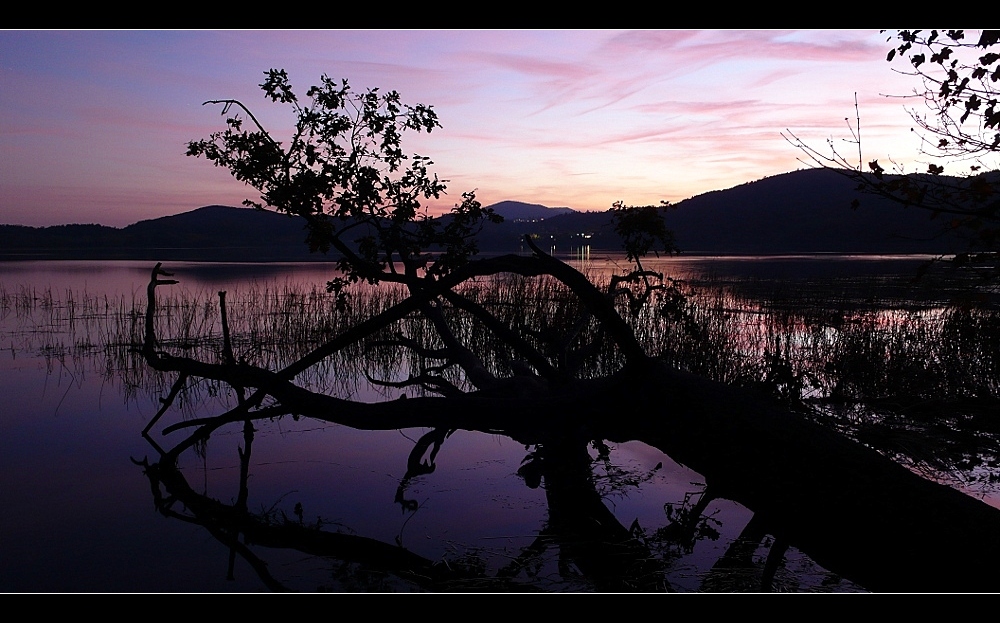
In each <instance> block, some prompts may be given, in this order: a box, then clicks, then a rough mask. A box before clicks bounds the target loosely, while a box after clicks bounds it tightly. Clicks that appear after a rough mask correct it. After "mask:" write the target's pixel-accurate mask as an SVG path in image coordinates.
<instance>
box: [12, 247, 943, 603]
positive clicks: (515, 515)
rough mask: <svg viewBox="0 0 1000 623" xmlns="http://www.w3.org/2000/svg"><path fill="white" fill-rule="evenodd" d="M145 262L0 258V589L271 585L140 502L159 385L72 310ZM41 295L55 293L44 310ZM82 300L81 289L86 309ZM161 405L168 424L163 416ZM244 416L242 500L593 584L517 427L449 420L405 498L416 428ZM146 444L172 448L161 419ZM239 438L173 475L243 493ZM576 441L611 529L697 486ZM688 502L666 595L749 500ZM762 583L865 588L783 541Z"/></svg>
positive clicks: (306, 278)
mask: <svg viewBox="0 0 1000 623" xmlns="http://www.w3.org/2000/svg"><path fill="white" fill-rule="evenodd" d="M922 259H924V258H912V257H896V258H875V259H873V258H854V259H850V258H843V257H840V258H814V257H786V258H772V259H770V260H768V261H761V260H759V259H758V260H756V261H755V262H754V261H750V260H748V259H746V258H684V259H676V258H675V259H671V260H669V261H661V262H659V263H654V265H655V267H656V268H658V269H663V267H666V269H667V270H668V272H669V273H670V274H674V275H677V276H680V277H685V278H697V277H698V276H699V275H705V274H708V273H711V274H713V275H716V276H719V275H731V276H733V277H734V278H735V277H746V276H748V275H753V274H755V273H756V272H758V271H763V272H764V273H767V274H766V275H764V276H769V277H777V278H779V279H787V280H794V279H799V278H801V277H803V276H805V275H821V276H824V277H826V278H839V277H849V276H858V275H885V274H903V273H905V272H906V271H910V270H912V269H914V268H915V267H916V265H918V264H919V262H920V261H921V260H922ZM576 261H577V262H580V260H579V259H578V260H576ZM614 265H615V262H614V261H612V260H607V259H604V258H595V257H591V258H585V261H584V264H580V266H581V267H584V268H589V269H593V270H607V269H608V267H613V266H614ZM166 268H168V269H170V270H172V271H173V272H174V273H175V275H176V277H175V278H177V279H179V280H180V284H179V285H177V286H172V288H174V289H175V290H173V291H175V292H184V291H187V292H190V293H197V292H207V293H214V292H216V291H218V290H227V291H229V292H230V293H231V294H230V295H231V296H232V295H233V293H235V292H238V291H239V290H240V289H241V288H246V287H249V286H250V285H251V284H254V283H256V284H257V285H270V286H274V287H280V286H282V285H285V284H309V285H310V286H311V285H313V284H317V285H319V286H320V287H322V284H324V283H325V281H326V280H327V279H329V278H330V276H331V274H330V271H331V269H330V268H329V267H327V266H323V265H319V264H314V263H311V264H301V265H296V264H270V265H245V264H243V265H241V264H194V263H175V264H173V265H170V266H167V267H166ZM150 269H151V266H149V265H148V264H147V263H136V262H102V263H91V262H6V263H3V262H0V293H2V294H3V295H4V301H5V302H6V303H5V306H4V307H3V308H2V309H0V388H2V389H0V396H2V397H3V400H2V404H0V414H2V416H0V507H2V508H3V509H4V512H3V513H0V535H2V537H0V561H2V563H0V591H4V592H40V591H44V592H48V591H56V592H78V591H83V592H122V591H141V592H167V591H169V592H177V591H179V592H205V591H210V592H236V591H241V592H242V591H251V592H259V591H266V590H268V588H267V585H266V584H265V582H264V581H263V580H262V579H261V577H260V574H259V573H258V572H256V571H255V570H254V569H253V568H252V567H251V565H250V564H248V562H247V560H246V559H245V558H243V557H239V556H238V557H236V561H235V566H234V568H233V572H232V578H231V579H229V578H227V576H229V575H230V574H229V566H230V549H229V547H227V546H226V545H225V544H223V543H222V542H220V540H219V539H217V538H215V537H213V535H212V533H211V532H210V531H209V530H208V529H206V527H205V526H201V525H195V524H192V523H188V522H185V521H182V520H179V519H177V518H174V517H165V516H163V515H162V514H160V513H158V512H157V511H156V510H155V508H154V498H153V495H152V493H151V488H150V481H149V480H148V479H147V478H146V476H144V474H143V469H142V468H141V467H140V466H137V465H136V463H135V461H140V462H141V461H142V460H143V459H144V458H146V459H148V461H149V462H153V461H155V460H156V459H157V456H156V451H155V449H154V447H153V446H152V445H150V443H148V442H147V441H146V440H145V439H143V437H142V436H141V435H140V432H141V431H142V429H143V427H144V426H146V424H147V423H148V422H149V420H150V418H151V417H152V416H153V415H154V414H155V413H156V411H157V409H158V408H159V406H160V403H159V398H160V397H162V396H165V395H166V393H167V392H168V391H169V389H170V383H172V382H173V378H161V377H157V376H156V375H153V374H150V373H148V371H142V370H137V369H131V370H130V369H126V368H127V365H126V364H123V363H122V362H121V361H120V360H119V359H116V358H115V357H113V356H111V355H109V354H108V353H103V354H102V353H101V352H96V350H97V349H94V348H89V347H88V344H87V343H86V342H91V343H93V342H96V341H99V340H98V339H97V338H96V337H95V336H94V335H89V334H88V331H90V330H92V329H88V328H87V326H88V325H87V322H88V321H87V320H86V316H87V315H88V314H90V315H93V316H95V317H96V316H100V315H101V310H100V309H99V308H100V307H101V302H103V304H104V305H105V311H106V310H107V307H109V306H110V307H112V308H113V306H114V304H115V302H116V301H120V300H122V299H124V300H126V301H131V300H132V299H133V297H134V298H135V299H136V300H138V301H142V300H143V298H144V296H145V286H146V283H147V282H148V280H149V272H150ZM81 293H85V296H84V295H83V294H81ZM48 297H50V298H51V301H52V303H51V304H50V305H47V304H46V303H44V301H46V300H48ZM18 298H20V299H21V300H22V301H23V300H26V298H33V299H35V300H36V302H35V304H34V305H33V306H32V308H31V309H32V310H31V311H30V312H29V311H23V310H22V311H19V310H18V309H17V303H16V301H17V300H18ZM39 299H40V300H42V301H43V302H42V303H38V302H37V300H39ZM70 299H72V300H74V301H76V302H77V303H76V304H77V305H79V307H78V309H77V310H76V313H75V316H74V317H75V318H77V320H76V321H75V323H74V326H67V323H66V321H65V320H60V318H63V319H64V318H65V313H64V311H63V312H60V311H58V310H59V309H63V310H64V309H65V305H66V302H67V300H70ZM84 299H87V300H90V301H91V302H92V303H91V308H90V310H89V311H88V310H87V309H85V308H84V306H83V304H82V303H81V301H82V300H84ZM93 301H98V303H96V304H95V303H93ZM53 309H56V311H53ZM97 324H99V323H96V324H95V325H94V326H97ZM123 366H124V367H123ZM358 391H359V392H360V393H358V394H356V395H355V397H356V398H362V399H365V400H378V399H379V395H378V393H376V392H374V391H370V390H364V389H362V390H358ZM366 392H368V393H366ZM232 401H233V397H232V396H228V395H218V393H217V392H216V391H215V390H214V389H213V388H211V387H203V388H201V389H200V390H197V389H196V390H195V391H193V397H192V398H191V399H190V400H189V401H188V402H187V403H185V404H184V405H181V406H182V409H181V411H182V412H183V413H184V414H185V415H186V416H187V417H191V416H198V415H214V414H218V413H220V412H222V410H224V408H220V406H219V405H225V404H229V405H231V404H232V403H233V402H232ZM165 417H167V418H168V419H169V418H172V420H171V422H173V421H179V420H180V419H181V415H180V414H178V413H176V412H173V414H172V415H168V416H165ZM160 428H162V427H160ZM256 428H257V432H256V436H255V438H254V441H253V453H252V457H251V460H250V467H249V478H248V480H247V483H248V484H247V488H248V494H249V496H248V499H247V508H248V509H249V510H250V511H251V512H261V513H263V514H266V515H267V516H269V517H272V518H274V519H275V520H276V521H280V520H284V519H286V518H290V519H292V520H296V519H297V520H298V521H299V522H300V523H305V524H317V523H319V524H321V525H322V526H323V527H324V529H326V530H329V531H333V532H339V533H342V534H354V535H358V536H362V537H366V538H367V539H370V540H373V541H380V542H382V543H385V544H393V545H398V544H401V545H402V546H403V547H405V548H406V549H407V550H409V551H411V552H413V553H415V554H417V555H419V556H421V557H424V558H426V559H428V560H431V561H448V562H449V563H450V564H452V565H456V564H472V562H470V561H473V562H474V563H475V564H476V565H480V567H481V568H482V569H483V570H484V571H485V573H486V574H487V575H494V574H495V573H496V571H497V570H498V569H501V568H503V567H506V566H509V565H510V564H511V563H512V561H515V560H518V559H519V557H522V558H523V557H524V556H525V553H526V552H530V553H531V556H530V558H531V564H530V565H527V566H525V567H524V568H523V569H521V570H520V571H519V572H518V573H517V575H516V576H515V582H514V584H513V585H512V586H513V588H511V589H509V590H518V587H522V588H523V590H535V589H541V590H550V591H592V590H600V586H599V585H598V584H595V581H594V580H593V578H591V577H590V576H588V574H587V573H586V572H585V570H581V569H579V568H575V567H573V565H572V564H570V563H571V562H572V561H567V560H566V559H565V557H563V558H561V557H560V548H559V547H558V546H557V545H556V544H554V542H553V541H547V540H545V539H544V538H540V535H542V534H544V533H545V531H546V528H547V525H548V522H549V519H550V515H549V514H550V510H551V509H550V504H549V501H548V500H547V497H546V491H545V487H544V486H541V487H534V488H532V487H531V486H529V484H528V482H527V480H528V479H526V478H524V477H522V476H520V475H518V473H517V472H518V469H519V468H520V467H521V466H522V463H523V461H524V460H525V458H526V456H527V455H528V454H529V451H530V449H526V448H525V446H523V445H521V444H519V443H517V442H515V441H514V440H512V439H509V438H507V437H502V436H497V435H486V434H479V433H471V432H465V431H457V432H455V433H454V434H453V435H451V436H450V437H449V438H448V439H447V440H446V441H445V442H444V444H443V446H442V447H441V449H440V452H439V453H438V454H437V457H436V469H435V470H434V471H433V473H429V474H424V475H420V476H418V477H416V478H413V479H410V480H407V481H406V482H405V487H404V488H403V490H402V494H400V487H401V481H403V479H404V476H405V474H406V471H407V457H408V455H409V454H410V452H411V450H412V449H413V448H414V444H415V442H416V440H417V439H419V438H420V437H421V436H422V435H424V434H425V433H427V432H429V429H408V430H399V431H388V432H363V431H356V430H353V429H349V428H345V427H342V426H336V425H329V424H324V423H316V422H311V421H308V420H301V421H295V420H293V419H291V418H283V419H279V420H276V421H262V422H259V423H257V425H256ZM153 439H154V441H157V442H159V443H163V444H164V445H170V442H169V441H168V440H169V439H170V438H169V437H163V436H161V435H159V432H158V429H154V432H153ZM243 445H244V438H243V433H242V426H241V425H233V426H232V427H224V428H222V429H220V430H219V431H217V432H216V433H215V434H214V435H213V436H212V437H211V439H210V440H209V441H208V443H207V446H206V447H205V448H204V451H203V452H202V453H195V452H187V453H185V454H184V455H182V461H181V463H180V465H179V467H180V468H181V473H182V474H183V475H184V478H185V479H186V480H187V482H188V484H189V485H190V486H191V487H192V489H194V490H195V491H196V492H197V493H199V494H202V495H206V496H209V497H211V498H214V499H216V500H219V501H220V502H222V503H225V504H232V503H233V502H234V501H235V500H236V499H237V497H238V496H239V491H240V456H239V453H238V448H240V447H243ZM590 453H591V456H592V457H593V459H594V471H593V473H594V490H595V491H596V492H597V493H598V494H600V495H601V496H602V499H603V504H604V505H605V507H606V508H607V509H608V510H610V512H611V513H612V514H613V516H614V518H615V519H617V521H618V522H619V523H620V524H621V526H623V527H624V528H626V529H629V528H630V527H631V528H638V529H641V530H642V531H644V533H645V534H647V535H649V534H653V533H654V532H656V531H657V530H660V531H661V535H666V534H667V532H668V531H667V530H665V528H666V527H668V526H669V525H670V524H671V523H672V522H673V519H672V518H671V516H669V515H668V513H667V509H668V508H669V509H670V510H671V511H676V510H677V509H684V508H690V507H692V506H693V505H694V504H696V503H697V501H698V499H699V497H700V495H701V493H702V492H703V490H704V486H703V485H702V484H701V478H700V476H699V475H698V474H696V473H694V472H691V471H690V470H688V469H686V468H684V467H681V466H679V465H677V464H676V463H674V462H673V461H672V460H671V459H670V458H669V457H667V456H665V455H664V454H662V453H661V452H659V451H657V450H655V449H652V448H650V447H647V446H645V445H643V444H640V443H626V444H618V445H614V446H612V447H611V448H610V454H609V455H608V456H607V459H606V460H604V459H603V458H602V457H600V456H599V455H598V454H599V453H598V450H597V449H596V448H593V447H592V448H590ZM399 498H402V499H403V500H408V501H409V505H407V504H406V503H400V501H399ZM414 509H415V510H414ZM178 510H181V505H178ZM702 515H703V520H702V522H701V527H702V530H700V532H697V533H696V534H694V533H693V534H689V535H688V536H689V537H690V538H679V539H676V540H671V539H670V538H667V537H666V536H663V538H661V539H660V540H659V541H657V542H658V543H659V544H660V546H661V549H658V550H656V552H655V554H656V555H657V559H658V560H659V561H660V562H659V565H660V566H659V567H658V569H659V571H658V572H659V573H662V578H663V581H664V582H665V583H666V584H667V585H668V586H669V588H670V589H672V590H676V591H696V590H700V589H705V588H706V587H708V586H721V587H722V590H725V587H726V583H725V582H726V579H725V577H724V576H722V575H720V573H719V569H718V567H719V561H720V559H721V558H722V557H723V555H724V554H725V553H726V552H727V550H728V549H729V548H730V545H731V544H732V542H733V540H734V539H735V538H736V537H737V536H738V535H739V534H740V532H741V531H742V530H743V529H744V527H746V525H747V523H748V522H749V521H750V519H751V513H750V512H749V511H748V510H746V509H745V508H743V507H741V506H739V505H737V504H735V503H732V502H728V501H726V500H715V501H712V502H711V503H709V504H708V505H707V506H706V507H705V508H704V509H702ZM255 551H256V555H257V556H259V558H260V559H261V560H263V561H264V562H265V563H266V565H267V569H268V572H269V573H270V574H271V576H272V577H273V578H275V579H276V580H278V581H279V582H280V583H281V584H282V585H283V586H285V587H287V588H290V589H293V590H301V591H316V590H331V591H345V590H351V591H354V590H404V591H405V590H419V587H418V586H417V585H415V584H413V583H408V582H405V581H403V580H399V579H397V578H393V577H391V576H385V575H380V574H372V573H365V572H363V567H364V565H362V564H346V563H344V562H343V561H341V560H331V559H330V558H325V557H317V556H311V555H308V554H305V553H302V552H299V551H294V550H289V549H283V548H280V547H272V548H258V549H257V550H255ZM766 553H767V550H766V542H765V544H764V545H762V546H761V547H760V548H758V551H757V552H755V553H754V555H753V558H754V559H756V560H758V561H762V560H763V557H764V556H765V555H766ZM713 568H715V570H714V571H713ZM730 581H732V580H730ZM712 582H715V584H712ZM774 583H775V587H776V588H777V589H779V590H797V591H839V592H850V591H858V590H861V589H860V588H858V587H856V586H853V585H851V584H850V583H849V582H846V581H844V580H841V579H839V578H837V577H835V576H833V575H832V574H829V573H827V572H826V571H825V570H823V569H821V568H819V567H817V566H816V565H815V564H813V563H812V562H811V561H810V560H809V559H808V558H807V557H805V556H803V555H802V554H800V553H798V552H796V551H795V550H794V549H791V550H789V551H788V552H787V553H786V556H785V560H784V563H783V565H782V567H781V568H780V569H779V571H778V573H777V575H776V577H775V581H774ZM729 586H730V587H732V586H734V585H732V584H730V585H729Z"/></svg>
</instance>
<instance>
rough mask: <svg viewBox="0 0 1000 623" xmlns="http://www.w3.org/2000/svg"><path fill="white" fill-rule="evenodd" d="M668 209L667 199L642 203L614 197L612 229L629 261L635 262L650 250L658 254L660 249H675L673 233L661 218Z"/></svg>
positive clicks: (665, 250)
mask: <svg viewBox="0 0 1000 623" xmlns="http://www.w3.org/2000/svg"><path fill="white" fill-rule="evenodd" d="M668 209H670V204H669V203H668V202H666V201H661V202H660V205H645V206H627V205H625V204H624V203H623V202H621V201H616V202H615V203H614V205H612V206H611V209H610V210H609V212H611V219H612V223H613V224H614V228H615V233H616V234H617V235H618V236H619V237H620V238H621V240H622V248H623V249H624V251H625V254H626V256H627V257H628V260H629V261H630V262H638V261H639V260H641V258H643V257H645V256H646V255H648V254H649V253H650V252H652V253H653V254H655V255H656V257H659V256H660V253H663V254H666V255H670V254H672V253H675V252H676V251H677V246H676V245H675V243H674V235H673V233H672V232H671V231H670V230H669V229H667V225H666V222H665V221H664V219H663V215H664V213H665V212H666V211H667V210H668Z"/></svg>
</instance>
